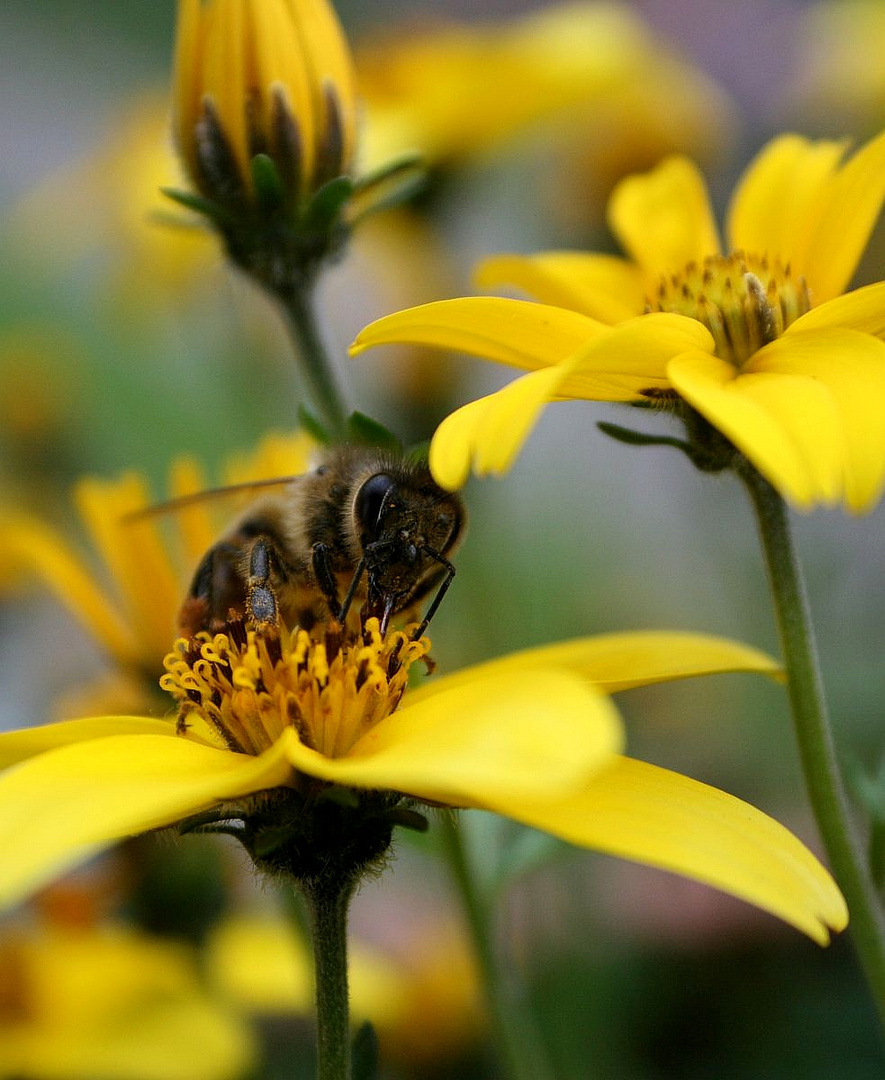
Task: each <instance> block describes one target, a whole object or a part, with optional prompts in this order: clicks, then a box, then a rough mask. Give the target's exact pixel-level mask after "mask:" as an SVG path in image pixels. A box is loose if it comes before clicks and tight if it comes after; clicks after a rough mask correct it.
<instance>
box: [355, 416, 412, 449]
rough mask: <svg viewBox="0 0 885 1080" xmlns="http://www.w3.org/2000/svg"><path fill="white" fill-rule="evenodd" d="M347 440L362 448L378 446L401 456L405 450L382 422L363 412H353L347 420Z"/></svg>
mask: <svg viewBox="0 0 885 1080" xmlns="http://www.w3.org/2000/svg"><path fill="white" fill-rule="evenodd" d="M347 438H348V440H349V441H350V442H355V443H358V444H359V445H360V446H377V447H378V448H379V449H381V450H391V451H393V452H394V453H396V454H401V453H402V449H403V444H402V442H400V440H399V439H398V438H397V437H396V435H394V434H393V432H392V431H390V429H389V428H386V427H385V426H384V424H382V423H381V421H380V420H374V419H373V418H372V417H371V416H366V414H365V413H361V412H353V413H351V414H350V416H349V417H348V418H347Z"/></svg>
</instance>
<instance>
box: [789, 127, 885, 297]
mask: <svg viewBox="0 0 885 1080" xmlns="http://www.w3.org/2000/svg"><path fill="white" fill-rule="evenodd" d="M883 199H885V133H883V134H881V135H879V136H878V137H877V138H875V139H872V140H871V141H870V142H868V143H867V144H866V145H865V146H863V147H861V149H860V150H858V152H857V153H856V154H854V155H853V157H851V158H850V159H849V160H848V161H847V162H846V164H845V165H843V166H842V168H841V169H839V170H838V172H837V173H836V175H835V176H833V178H832V180H831V181H830V183H829V184H828V185H827V187H826V193H825V201H824V204H823V205H822V206H820V207H818V208H817V217H816V220H815V221H813V222H811V223H810V228H809V233H808V239H807V249H806V254H805V257H804V260H803V262H802V263H801V264H797V269H799V270H801V271H802V272H803V273H804V274H805V277H806V279H807V281H808V285H809V288H810V290H811V299H812V302H813V303H815V304H819V303H822V302H823V301H825V300H829V299H830V298H831V297H833V296H838V295H839V293H841V292H842V291H843V290H844V289H845V288H846V287H847V285H848V283H849V281H850V280H851V278H852V277H853V275H854V271H855V270H856V269H857V264H858V262H860V257H861V255H862V254H863V251H864V248H865V247H866V246H867V242H868V241H869V238H870V233H871V232H872V231H873V226H874V225H875V224H876V220H877V219H878V217H879V212H880V211H881V209H882V200H883Z"/></svg>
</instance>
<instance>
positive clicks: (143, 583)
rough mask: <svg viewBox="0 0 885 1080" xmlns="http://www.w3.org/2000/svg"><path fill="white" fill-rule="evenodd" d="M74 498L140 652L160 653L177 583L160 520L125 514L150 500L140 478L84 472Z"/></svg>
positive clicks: (179, 590) (167, 634) (165, 645)
mask: <svg viewBox="0 0 885 1080" xmlns="http://www.w3.org/2000/svg"><path fill="white" fill-rule="evenodd" d="M74 498H75V501H76V504H77V509H78V511H79V513H80V517H81V518H82V520H83V523H84V525H85V526H86V528H87V529H88V530H89V534H90V537H91V539H92V542H93V544H94V545H95V547H96V548H97V549H98V551H99V553H100V555H101V558H102V561H103V562H104V564H105V565H106V566H107V568H108V570H109V571H110V573H111V576H112V577H113V580H114V584H115V585H116V589H117V593H118V594H119V596H120V597H122V599H123V600H124V602H125V604H126V608H127V611H128V614H129V618H130V620H131V622H132V624H133V626H134V629H135V630H136V632H137V634H138V639H139V642H140V644H141V648H142V653H143V655H146V656H157V657H162V656H163V655H164V654H165V652H166V649H167V648H168V645H169V638H170V636H172V634H173V632H174V629H175V613H176V611H177V610H178V606H179V604H180V602H181V594H182V587H181V583H180V581H179V578H178V575H177V574H176V572H175V570H174V569H173V566H172V563H171V560H170V557H169V552H168V550H167V546H166V543H165V540H164V536H163V533H162V529H161V522H159V521H157V520H156V519H154V518H139V519H133V518H131V517H129V516H128V515H130V514H133V513H136V512H137V511H140V510H144V509H145V508H146V507H148V506H149V505H150V502H151V500H150V497H149V494H148V490H147V485H146V483H145V481H144V479H143V478H142V477H141V476H139V475H138V474H137V473H127V474H125V475H123V476H121V477H120V478H119V479H118V480H113V481H110V480H99V479H98V478H97V477H86V478H84V479H82V480H80V481H79V483H78V484H77V486H76V487H75V489H74Z"/></svg>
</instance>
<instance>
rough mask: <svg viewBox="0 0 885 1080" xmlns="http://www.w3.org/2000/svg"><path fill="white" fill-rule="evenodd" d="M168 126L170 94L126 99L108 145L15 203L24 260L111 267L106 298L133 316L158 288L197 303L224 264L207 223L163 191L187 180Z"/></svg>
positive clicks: (166, 298) (170, 297) (104, 283)
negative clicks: (201, 287) (206, 281)
mask: <svg viewBox="0 0 885 1080" xmlns="http://www.w3.org/2000/svg"><path fill="white" fill-rule="evenodd" d="M168 128H169V116H168V105H167V102H166V100H165V96H164V95H163V94H161V93H158V92H156V91H149V92H146V93H142V94H140V95H139V96H138V97H136V98H133V99H132V100H131V101H127V102H125V103H124V104H123V106H122V107H121V108H120V110H119V113H118V114H117V115H115V116H114V117H113V118H112V120H111V121H110V123H109V124H108V136H107V139H106V140H105V141H104V142H103V143H102V145H101V146H99V147H98V148H97V149H96V150H95V151H93V152H92V153H90V154H88V155H86V156H84V157H83V158H82V159H80V160H78V161H75V162H74V163H72V164H70V165H68V166H66V167H63V168H61V169H59V170H57V171H55V172H53V173H51V174H50V175H49V176H48V177H47V178H46V179H44V180H43V181H41V182H40V183H38V184H37V185H36V186H35V187H34V188H33V189H32V190H31V191H30V192H28V194H27V195H26V196H25V197H24V198H23V199H22V200H21V201H20V202H19V203H18V204H17V205H16V206H15V207H14V209H13V213H12V221H11V224H12V228H13V230H15V238H16V240H17V246H18V248H19V250H20V251H22V252H23V253H24V254H25V257H26V258H30V257H33V255H34V253H35V252H36V253H37V254H38V255H39V256H40V257H41V259H42V260H43V264H44V265H49V266H54V267H59V269H60V271H61V272H62V273H64V274H69V273H70V264H71V263H76V264H77V265H78V266H85V267H89V269H90V271H93V270H94V269H95V268H96V267H98V268H100V269H102V270H104V271H105V272H104V274H103V275H102V277H101V279H100V281H101V295H102V297H103V298H105V299H106V298H107V297H108V296H110V297H112V298H114V299H117V298H119V297H121V296H122V298H123V299H124V300H127V301H129V307H128V310H127V314H132V313H133V312H137V311H139V310H141V309H143V308H144V307H145V305H146V300H147V301H148V307H149V306H150V303H149V301H150V299H151V298H152V296H153V294H154V293H156V294H158V295H157V297H156V299H157V300H161V301H162V302H163V303H165V304H168V303H170V301H171V302H175V301H177V300H180V299H181V298H182V297H184V296H186V297H189V298H191V299H192V294H193V290H194V289H195V288H196V287H198V285H197V283H198V282H199V281H200V280H201V279H202V278H203V277H205V276H206V275H207V272H208V271H209V270H210V269H214V268H215V267H216V264H217V263H218V262H219V260H218V258H217V255H216V253H215V246H214V240H213V238H212V237H211V235H210V234H209V232H208V230H207V229H205V228H204V227H203V224H202V222H201V221H199V219H197V218H196V216H195V215H191V217H190V218H189V219H188V218H185V217H184V215H183V213H178V212H177V211H175V210H174V208H172V211H171V213H170V204H169V203H168V201H167V200H165V199H164V197H163V195H162V194H161V192H160V188H162V187H168V186H170V185H174V184H176V183H178V182H179V179H180V169H179V167H178V162H177V160H176V157H175V154H174V153H173V151H172V147H171V146H170V145H169V132H168ZM213 287H215V288H217V283H215V284H214V286H213ZM146 294H147V295H146Z"/></svg>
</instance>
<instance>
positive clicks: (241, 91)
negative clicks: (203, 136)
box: [202, 0, 251, 184]
mask: <svg viewBox="0 0 885 1080" xmlns="http://www.w3.org/2000/svg"><path fill="white" fill-rule="evenodd" d="M246 6H247V5H245V4H243V3H242V2H241V0H215V3H214V4H213V5H211V6H204V8H203V34H202V38H203V56H202V63H203V82H202V95H203V97H204V98H208V99H210V100H211V101H212V103H213V104H214V106H215V109H216V111H217V114H218V118H219V120H220V122H221V127H222V129H223V130H224V134H225V137H226V138H227V141H228V143H229V144H230V148H231V150H232V152H233V155H234V157H235V158H236V160H237V164H238V165H239V167H240V171H241V174H242V176H243V178H244V180H245V181H246V183H247V184H248V179H247V178H248V176H249V161H250V158H251V155H250V153H249V132H248V126H247V112H246V109H247V93H246V90H247V87H246V61H245V56H244V45H245V42H246V37H245V34H244V10H243V9H244V8H245V7H246Z"/></svg>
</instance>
